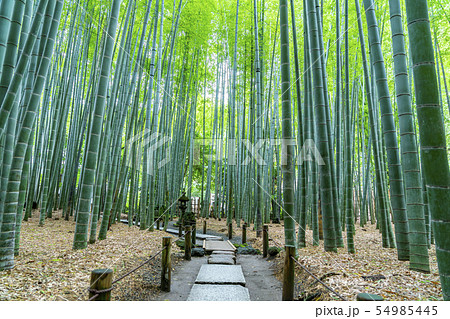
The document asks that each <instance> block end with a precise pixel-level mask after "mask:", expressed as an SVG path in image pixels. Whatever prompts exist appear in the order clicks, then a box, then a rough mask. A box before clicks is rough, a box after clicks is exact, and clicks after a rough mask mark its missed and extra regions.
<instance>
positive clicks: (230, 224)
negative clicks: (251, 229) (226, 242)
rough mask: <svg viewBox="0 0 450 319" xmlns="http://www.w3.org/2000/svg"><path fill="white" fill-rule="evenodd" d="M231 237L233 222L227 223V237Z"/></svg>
mask: <svg viewBox="0 0 450 319" xmlns="http://www.w3.org/2000/svg"><path fill="white" fill-rule="evenodd" d="M232 238H233V222H231V223H229V224H228V239H232Z"/></svg>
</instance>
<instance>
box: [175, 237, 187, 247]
mask: <svg viewBox="0 0 450 319" xmlns="http://www.w3.org/2000/svg"><path fill="white" fill-rule="evenodd" d="M175 244H177V246H178V247H180V248H181V249H184V247H185V245H186V244H185V243H184V240H183V239H178V240H177V241H176V242H175Z"/></svg>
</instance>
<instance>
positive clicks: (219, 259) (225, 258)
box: [208, 255, 236, 265]
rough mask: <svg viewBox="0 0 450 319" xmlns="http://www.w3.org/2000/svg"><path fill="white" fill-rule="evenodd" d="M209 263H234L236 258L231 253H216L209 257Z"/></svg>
mask: <svg viewBox="0 0 450 319" xmlns="http://www.w3.org/2000/svg"><path fill="white" fill-rule="evenodd" d="M208 264H212V265H234V264H236V259H235V258H234V257H233V256H229V255H214V256H211V257H209V258H208Z"/></svg>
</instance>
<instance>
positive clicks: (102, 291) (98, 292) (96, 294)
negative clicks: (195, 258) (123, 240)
mask: <svg viewBox="0 0 450 319" xmlns="http://www.w3.org/2000/svg"><path fill="white" fill-rule="evenodd" d="M190 233H192V230H189V231H186V232H185V233H184V234H183V235H182V236H179V237H176V238H173V241H172V238H171V237H170V240H171V244H173V243H175V242H176V241H178V240H180V239H182V238H184V237H185V236H186V235H187V234H190ZM166 249H168V246H164V247H163V248H162V249H160V250H159V251H158V252H157V253H155V254H154V255H153V256H151V257H150V258H148V259H147V260H146V261H144V262H143V263H141V264H140V265H138V266H137V267H135V268H133V269H131V270H130V271H128V272H127V273H125V274H124V275H122V276H120V277H119V278H117V279H115V280H114V281H112V282H111V284H110V285H111V287H109V288H105V289H95V288H92V286H94V285H96V284H97V282H98V281H99V280H100V279H101V278H102V276H104V275H105V274H107V273H108V269H104V270H102V271H100V272H99V273H97V274H96V278H95V280H93V282H92V283H91V284H90V287H89V288H88V289H87V290H88V292H89V293H90V294H93V296H91V297H90V298H89V299H88V301H93V300H95V299H97V298H98V297H99V296H100V295H101V294H105V293H108V292H111V291H112V290H113V289H114V288H115V287H112V285H114V284H116V283H118V282H119V281H121V280H122V279H124V278H126V277H128V276H129V275H131V274H132V273H134V272H136V271H137V270H139V269H140V268H142V267H143V266H144V265H146V264H148V263H149V262H150V261H152V260H154V259H155V258H156V257H157V256H159V255H161V254H162V253H163V252H164V251H165V250H166ZM111 275H112V273H111ZM91 278H92V277H91ZM91 280H92V279H91Z"/></svg>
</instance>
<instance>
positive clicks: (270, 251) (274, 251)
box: [267, 246, 281, 257]
mask: <svg viewBox="0 0 450 319" xmlns="http://www.w3.org/2000/svg"><path fill="white" fill-rule="evenodd" d="M280 251H281V248H278V247H275V246H272V247H269V249H268V250H267V253H268V254H269V256H272V257H275V256H276V255H278V254H279V253H280Z"/></svg>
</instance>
